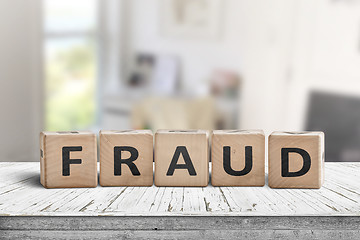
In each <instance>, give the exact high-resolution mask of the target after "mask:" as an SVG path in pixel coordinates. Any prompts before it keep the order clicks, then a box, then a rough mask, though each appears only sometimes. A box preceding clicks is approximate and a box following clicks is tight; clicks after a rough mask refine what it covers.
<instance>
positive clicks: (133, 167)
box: [100, 130, 153, 186]
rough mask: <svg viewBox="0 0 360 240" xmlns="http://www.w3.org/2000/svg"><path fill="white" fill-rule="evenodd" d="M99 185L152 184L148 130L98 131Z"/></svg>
mask: <svg viewBox="0 0 360 240" xmlns="http://www.w3.org/2000/svg"><path fill="white" fill-rule="evenodd" d="M100 185H101V186H152V185H153V134H152V132H151V131H150V130H124V131H100Z"/></svg>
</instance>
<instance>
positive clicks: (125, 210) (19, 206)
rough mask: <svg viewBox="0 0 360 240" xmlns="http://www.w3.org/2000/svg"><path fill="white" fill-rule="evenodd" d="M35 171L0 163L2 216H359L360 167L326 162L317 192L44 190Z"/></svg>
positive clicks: (30, 167)
mask: <svg viewBox="0 0 360 240" xmlns="http://www.w3.org/2000/svg"><path fill="white" fill-rule="evenodd" d="M39 168H40V164H39V163H6V162H4V163H0V180H1V181H0V215H1V216H161V217H163V216H207V217H210V216H252V217H254V216H274V217H279V216H306V217H309V216H316V217H318V216H323V217H330V216H358V217H359V216H360V184H358V180H359V178H360V163H325V171H326V178H325V182H324V185H323V187H322V188H321V189H272V188H269V187H268V186H267V185H265V186H264V187H213V186H211V185H209V186H207V187H155V186H151V187H101V186H97V187H96V188H72V189H60V188H57V189H45V188H44V187H42V186H41V184H40V176H39V172H40V171H39ZM343 227H345V225H344V226H343Z"/></svg>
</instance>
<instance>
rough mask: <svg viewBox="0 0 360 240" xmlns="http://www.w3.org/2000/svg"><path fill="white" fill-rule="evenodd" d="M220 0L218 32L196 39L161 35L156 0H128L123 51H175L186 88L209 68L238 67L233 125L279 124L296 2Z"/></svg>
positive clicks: (192, 86) (272, 127)
mask: <svg viewBox="0 0 360 240" xmlns="http://www.w3.org/2000/svg"><path fill="white" fill-rule="evenodd" d="M220 2H221V6H220V7H221V19H219V20H220V30H219V36H218V37H216V38H210V39H196V38H191V37H189V38H187V37H184V38H174V37H173V38H172V37H171V36H170V37H169V36H164V34H163V33H162V31H161V29H160V28H161V22H160V17H159V16H160V15H161V13H160V11H161V8H162V7H163V6H161V1H160V0H139V1H129V2H128V4H127V7H128V19H126V23H127V24H126V26H127V28H126V29H125V31H126V33H127V34H126V42H127V43H128V46H127V47H126V49H124V51H125V55H126V56H127V57H128V59H130V57H131V56H134V53H136V52H149V53H156V54H173V55H175V56H179V58H180V60H181V64H183V65H182V66H181V67H182V74H183V75H182V79H183V80H184V82H183V86H182V88H183V90H184V91H186V92H190V93H191V92H194V91H195V89H203V87H202V86H203V85H206V83H205V82H204V81H205V80H206V78H207V77H208V74H209V73H211V71H212V70H213V69H214V68H215V69H216V68H224V69H230V70H233V71H235V72H238V73H239V74H240V75H241V76H242V77H243V81H244V82H243V85H242V89H241V95H242V98H241V99H240V101H241V107H240V109H239V110H238V112H239V114H240V117H239V119H240V121H239V124H238V126H239V127H241V128H260V129H265V131H266V132H270V131H272V130H275V129H282V128H283V127H284V117H283V116H282V115H283V114H284V111H285V110H286V106H285V102H286V101H285V98H286V97H287V95H286V87H287V85H286V83H287V81H288V79H287V78H288V76H287V71H286V70H287V68H288V67H289V60H290V57H291V46H292V45H291V44H293V42H292V33H293V25H294V18H295V17H296V16H295V14H294V13H295V7H296V6H295V3H296V2H295V1H291V0H289V1H284V0H275V1H266V0H253V1H247V0H224V1H220ZM297 128H299V126H297Z"/></svg>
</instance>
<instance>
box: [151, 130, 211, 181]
mask: <svg viewBox="0 0 360 240" xmlns="http://www.w3.org/2000/svg"><path fill="white" fill-rule="evenodd" d="M208 136H209V134H208V132H207V131H205V130H159V131H157V132H156V134H155V185H156V186H184V187H185V186H192V187H204V186H207V185H208V182H209V153H208V151H209V148H208Z"/></svg>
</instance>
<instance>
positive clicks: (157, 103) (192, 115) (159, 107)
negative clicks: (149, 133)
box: [132, 97, 216, 131]
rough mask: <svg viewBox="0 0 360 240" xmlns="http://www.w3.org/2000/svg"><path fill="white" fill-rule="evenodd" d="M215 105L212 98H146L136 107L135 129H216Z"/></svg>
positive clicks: (134, 111) (133, 116) (134, 110)
mask: <svg viewBox="0 0 360 240" xmlns="http://www.w3.org/2000/svg"><path fill="white" fill-rule="evenodd" d="M215 122H216V115H215V105H214V101H213V100H212V99H211V98H198V99H186V98H173V97H151V98H146V99H144V100H143V101H141V102H140V103H138V104H137V105H135V106H134V109H133V112H132V123H133V127H134V128H150V129H152V130H154V131H156V130H157V129H214V128H215Z"/></svg>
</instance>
